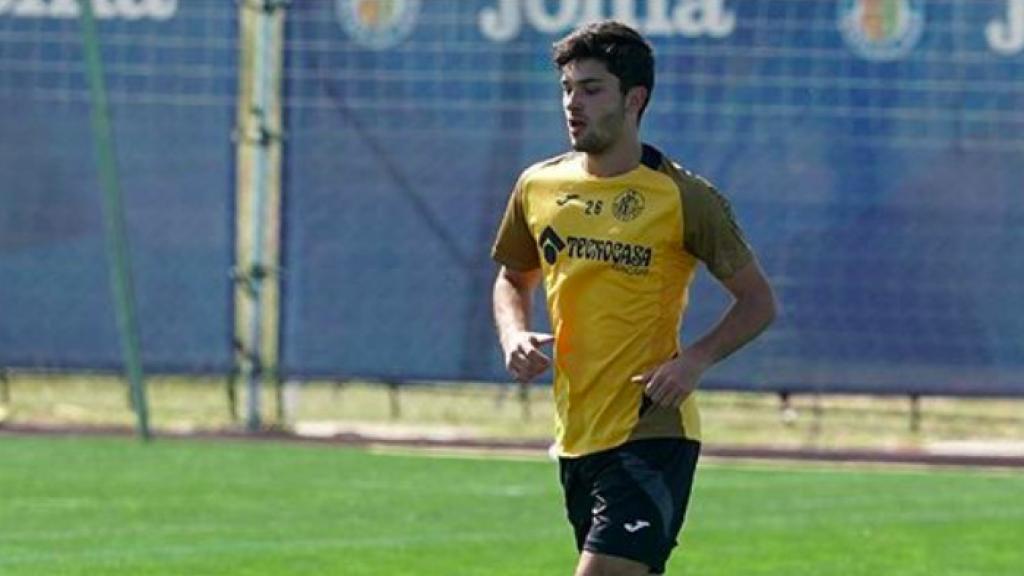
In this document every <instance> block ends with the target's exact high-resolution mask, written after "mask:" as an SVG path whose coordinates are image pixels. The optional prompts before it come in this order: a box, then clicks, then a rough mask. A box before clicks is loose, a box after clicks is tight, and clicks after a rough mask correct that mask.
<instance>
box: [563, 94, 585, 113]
mask: <svg viewBox="0 0 1024 576" xmlns="http://www.w3.org/2000/svg"><path fill="white" fill-rule="evenodd" d="M577 94H579V92H575V91H574V92H570V93H568V94H566V95H565V98H564V101H565V102H564V104H565V109H566V110H568V111H570V112H576V111H579V110H580V109H581V107H582V106H581V105H580V99H579V97H578V96H577Z"/></svg>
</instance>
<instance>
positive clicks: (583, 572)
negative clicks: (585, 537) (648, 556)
mask: <svg viewBox="0 0 1024 576" xmlns="http://www.w3.org/2000/svg"><path fill="white" fill-rule="evenodd" d="M650 573H651V569H650V568H649V567H648V566H647V564H644V563H643V562H637V561H636V560H630V559H629V558H621V557H619V556H608V555H605V554H596V553H594V552H587V551H584V552H583V553H582V554H580V561H579V564H577V565H576V576H647V575H648V574H650Z"/></svg>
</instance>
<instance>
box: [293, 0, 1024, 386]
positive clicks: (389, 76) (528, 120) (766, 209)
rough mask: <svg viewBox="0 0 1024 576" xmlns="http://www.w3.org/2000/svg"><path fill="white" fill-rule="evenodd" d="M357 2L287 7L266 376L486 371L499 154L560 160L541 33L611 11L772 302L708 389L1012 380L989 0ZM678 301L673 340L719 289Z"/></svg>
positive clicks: (1002, 112) (1009, 155)
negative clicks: (276, 254) (735, 218)
mask: <svg viewBox="0 0 1024 576" xmlns="http://www.w3.org/2000/svg"><path fill="white" fill-rule="evenodd" d="M356 4H365V3H359V2H349V3H345V2H342V3H335V4H331V5H328V4H327V3H324V4H307V5H297V6H294V7H293V9H292V10H291V11H290V13H289V24H288V41H287V46H286V51H287V58H288V67H287V72H286V76H287V79H286V106H287V114H288V121H289V133H290V142H289V150H288V178H287V183H286V185H287V194H288V198H289V200H288V203H289V205H288V213H287V221H288V225H287V226H288V233H287V236H288V238H287V245H288V256H287V259H288V265H287V266H288V268H289V273H288V276H287V282H288V288H287V290H288V298H287V310H286V317H287V318H288V320H287V326H286V332H285V339H286V340H285V342H286V345H285V363H286V365H287V367H288V369H289V370H291V371H293V372H297V373H302V372H306V373H324V372H326V373H335V374H337V373H340V374H351V375H369V376H380V377H385V378H406V377H431V378H433V377H437V378H451V377H463V378H485V379H489V378H497V379H500V378H504V376H503V375H502V374H501V371H500V369H499V368H500V367H499V358H498V352H497V348H496V345H495V344H494V338H493V336H492V332H491V331H492V329H491V327H490V319H489V290H490V283H491V281H492V279H493V274H494V267H493V265H492V264H491V263H490V262H489V261H488V259H487V251H488V247H489V243H490V241H491V239H492V236H493V233H494V230H495V226H496V223H497V221H498V218H499V217H500V214H501V211H502V208H503V206H504V202H505V198H506V195H507V193H508V190H509V188H510V186H511V184H512V183H513V182H514V179H515V176H516V175H517V173H518V172H519V170H521V169H522V168H523V167H525V166H526V165H528V164H529V163H531V162H533V161H536V160H538V159H540V158H543V157H546V156H550V155H553V154H556V153H559V152H561V151H562V150H563V149H564V148H565V136H564V131H563V127H562V120H561V112H560V108H559V106H560V104H559V96H558V84H557V77H556V75H555V73H554V71H553V69H552V67H551V65H550V63H549V60H548V50H549V46H550V43H551V42H552V41H553V40H554V39H556V38H557V37H559V36H560V35H561V34H562V33H564V32H565V31H567V30H568V29H569V28H570V27H571V26H573V25H575V24H577V23H579V22H580V21H582V20H584V19H586V18H587V17H589V16H595V15H604V16H607V15H612V16H616V15H617V16H624V17H626V18H627V19H631V20H632V21H633V22H635V23H638V24H639V25H640V27H641V29H642V30H646V31H647V32H648V35H649V37H650V38H651V40H652V42H653V44H654V45H655V49H656V53H657V55H658V80H657V87H656V89H655V93H654V101H653V103H652V105H651V107H650V109H649V110H648V112H647V114H646V116H645V119H644V134H645V139H646V140H647V141H649V142H651V143H653V144H655V145H657V146H659V147H661V148H662V149H664V150H665V151H666V152H668V153H669V154H670V155H671V156H673V157H675V158H677V159H678V160H679V161H681V162H682V163H683V164H684V165H686V166H687V167H689V168H691V169H693V170H694V171H696V172H698V173H701V174H703V175H705V176H707V177H708V178H710V179H711V180H713V181H714V182H716V183H717V184H718V185H719V186H720V187H721V188H722V189H723V190H724V191H725V192H726V194H727V195H728V196H729V197H730V198H731V199H732V201H733V204H734V206H735V208H736V210H737V212H738V214H739V217H740V219H741V222H742V224H743V225H744V227H745V229H746V231H747V233H748V235H749V237H750V239H751V241H752V243H753V244H754V246H755V247H756V248H757V250H758V252H759V254H760V256H761V258H762V260H763V263H764V265H765V267H766V269H767V270H768V272H769V274H770V275H771V277H772V278H773V280H774V282H775V285H776V287H777V290H778V292H779V297H780V300H781V303H782V306H783V311H784V315H783V317H782V318H781V319H780V321H779V322H778V323H777V325H776V326H775V327H774V328H773V329H772V331H771V332H770V333H769V334H768V335H766V336H765V337H764V338H763V339H762V340H760V341H759V342H758V343H757V344H755V345H754V346H753V347H752V348H750V349H748V350H745V351H744V352H742V353H741V354H740V355H739V356H737V357H736V358H735V359H732V360H730V361H729V362H727V363H726V364H724V365H723V366H721V367H720V368H719V369H717V370H716V371H715V373H714V374H713V377H712V378H711V379H710V380H711V384H712V385H739V386H744V387H771V388H776V387H791V388H794V389H802V388H815V389H816V388H826V389H857V390H863V389H866V390H872V391H886V390H892V391H894V390H907V389H910V390H922V391H923V390H930V391H935V390H940V391H942V390H945V391H959V392H964V393H971V392H982V391H1002V392H1007V391H1010V392H1012V391H1016V392H1019V391H1020V383H1021V378H1020V375H1021V367H1022V364H1024V352H1022V350H1024V343H1022V340H1021V339H1022V337H1021V334H1024V312H1022V307H1021V304H1020V302H1022V301H1024V298H1022V297H1024V294H1022V289H1021V288H1020V282H1018V281H1015V280H1009V279H1010V278H1013V279H1020V278H1021V274H1022V273H1024V270H1022V265H1021V261H1022V259H1021V258H1019V257H1017V256H1016V254H1019V253H1020V251H1021V249H1024V233H1022V232H1021V230H1022V228H1021V226H1020V224H1021V223H1022V218H1024V201H1022V199H1021V195H1020V192H1019V182H1021V181H1024V180H1022V176H1024V163H1022V162H1021V161H1020V159H1021V153H1022V151H1024V142H1022V134H1024V116H1022V114H1021V110H1024V107H1022V105H1024V88H1022V84H1021V80H1022V79H1024V76H1022V72H1024V70H1022V64H1021V58H1020V49H1019V48H1018V49H1015V50H1016V51H1014V49H1013V48H1012V46H1011V47H1010V49H1007V48H1006V45H1007V42H1011V41H1012V34H1011V33H1010V32H1009V28H1006V29H1005V30H1001V32H1002V33H1003V37H1002V43H1001V44H999V42H996V44H999V45H998V46H996V45H995V44H993V39H992V37H991V34H992V33H991V32H987V31H988V29H989V28H991V27H992V26H999V25H1000V24H998V23H999V22H1000V21H1002V20H1005V19H1006V18H1007V15H1008V6H1007V3H1006V2H1002V1H995V0H993V1H981V2H964V1H953V0H945V1H941V0H933V1H930V2H914V1H885V2H854V1H850V2H819V1H812V0H762V1H757V2H716V1H707V2H636V3H633V2H624V3H623V2H589V1H584V2H535V1H526V2H450V1H449V2H445V1H436V2H419V3H416V2H393V3H388V5H389V7H390V9H391V10H392V11H387V10H384V11H383V12H381V11H366V12H362V13H360V12H359V11H358V10H356V11H355V12H351V13H349V14H348V16H346V15H345V14H343V11H342V6H349V7H351V6H352V5H356ZM631 7H635V10H632V9H631ZM874 9H880V10H881V11H880V12H877V13H873V12H871V10H874ZM1010 12H1011V13H1012V9H1011V11H1010ZM352 14H356V15H357V16H355V17H353V16H352ZM510 15H512V16H514V17H510ZM872 18H873V19H872ZM410 22H411V24H410ZM993 23H995V24H993ZM1004 25H1005V26H1007V27H1008V26H1009V24H1008V23H1007V24H1004ZM997 40H998V39H997ZM694 292H695V293H694V295H693V298H692V302H693V304H692V307H691V310H690V314H689V317H688V323H687V328H686V329H685V330H684V333H685V337H686V339H691V338H693V336H694V335H695V334H697V333H699V332H700V331H701V330H703V329H705V328H706V327H707V326H709V325H710V324H711V323H712V322H713V321H714V320H715V319H716V318H717V317H718V316H719V314H720V313H721V310H722V307H723V306H724V305H726V304H727V299H726V298H725V296H724V295H722V293H721V292H720V291H718V290H717V289H715V288H713V287H712V286H711V283H710V282H709V281H708V280H707V278H706V276H705V277H704V278H702V279H701V280H700V281H699V282H698V284H697V286H696V287H695V289H694Z"/></svg>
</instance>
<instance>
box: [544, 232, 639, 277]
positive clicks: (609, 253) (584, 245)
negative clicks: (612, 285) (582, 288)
mask: <svg viewBox="0 0 1024 576" xmlns="http://www.w3.org/2000/svg"><path fill="white" fill-rule="evenodd" d="M540 248H541V251H542V252H543V253H544V261H545V262H547V263H548V264H549V265H552V266H553V265H554V264H555V262H557V261H558V255H559V254H560V253H561V252H563V251H565V253H566V256H568V257H569V258H573V259H579V260H591V261H596V262H607V263H608V264H611V265H612V268H614V269H616V270H619V271H620V272H625V273H627V274H646V273H647V271H648V269H649V268H650V267H651V260H653V258H654V250H653V249H652V248H650V247H649V246H641V245H639V244H629V243H627V242H616V241H614V240H600V239H597V238H587V237H585V236H568V237H566V238H565V240H563V239H562V237H561V236H559V235H558V233H557V232H555V230H554V228H552V227H551V226H548V227H547V228H545V229H544V232H542V233H541V235H540Z"/></svg>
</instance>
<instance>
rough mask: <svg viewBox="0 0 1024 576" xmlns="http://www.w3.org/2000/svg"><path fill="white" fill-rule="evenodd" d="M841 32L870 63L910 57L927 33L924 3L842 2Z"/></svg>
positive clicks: (896, 0)
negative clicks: (923, 34)
mask: <svg viewBox="0 0 1024 576" xmlns="http://www.w3.org/2000/svg"><path fill="white" fill-rule="evenodd" d="M838 17H839V30H840V32H842V34H843V39H844V40H846V44H847V45H848V46H850V48H852V49H853V51H854V52H856V53H857V54H858V55H859V56H861V57H863V58H867V59H868V60H882V61H885V60H896V59H898V58H902V57H903V56H905V55H907V54H908V53H909V52H910V51H911V50H913V49H914V46H916V45H917V42H918V41H919V40H920V39H921V33H922V32H923V31H924V0H839V8H838Z"/></svg>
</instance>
